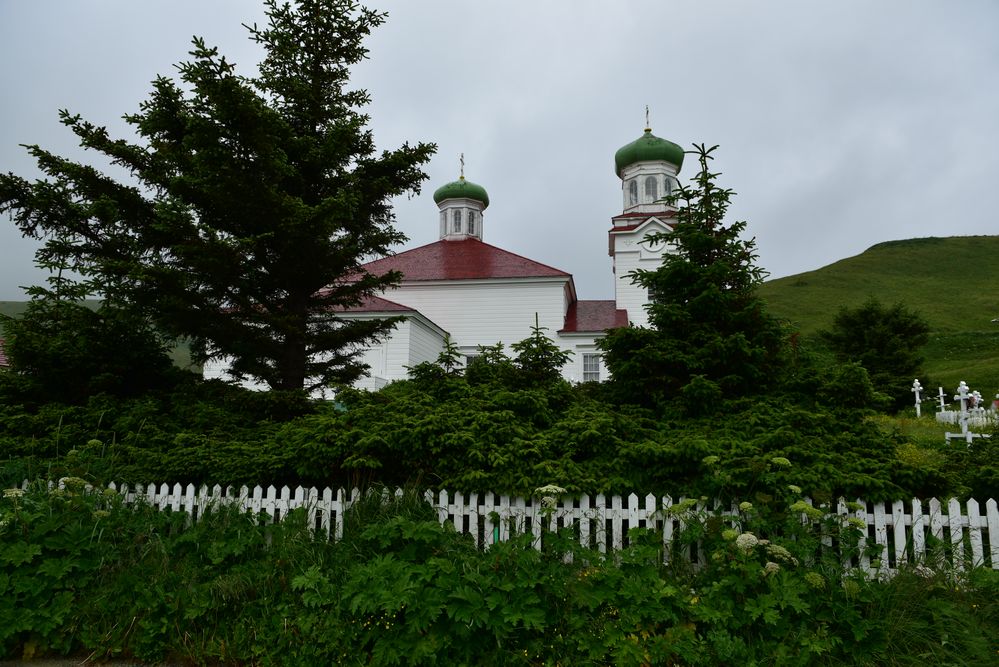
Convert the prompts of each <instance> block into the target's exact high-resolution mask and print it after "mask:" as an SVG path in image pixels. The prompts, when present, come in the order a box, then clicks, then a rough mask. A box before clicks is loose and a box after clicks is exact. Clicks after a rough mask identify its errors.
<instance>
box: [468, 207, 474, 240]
mask: <svg viewBox="0 0 999 667" xmlns="http://www.w3.org/2000/svg"><path fill="white" fill-rule="evenodd" d="M468 233H469V234H470V235H472V234H475V211H469V212H468Z"/></svg>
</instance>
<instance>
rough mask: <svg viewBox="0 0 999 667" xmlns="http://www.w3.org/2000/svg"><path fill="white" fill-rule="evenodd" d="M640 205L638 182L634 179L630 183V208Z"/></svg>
mask: <svg viewBox="0 0 999 667" xmlns="http://www.w3.org/2000/svg"><path fill="white" fill-rule="evenodd" d="M637 203H638V182H637V181H635V180H634V179H632V180H630V181H628V206H634V205H635V204H637Z"/></svg>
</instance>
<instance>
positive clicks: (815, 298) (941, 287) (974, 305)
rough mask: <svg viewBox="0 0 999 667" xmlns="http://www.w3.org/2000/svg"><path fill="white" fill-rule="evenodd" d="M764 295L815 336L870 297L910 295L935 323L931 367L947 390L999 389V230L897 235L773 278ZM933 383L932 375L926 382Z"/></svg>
mask: <svg viewBox="0 0 999 667" xmlns="http://www.w3.org/2000/svg"><path fill="white" fill-rule="evenodd" d="M760 294H761V296H763V298H764V299H766V300H767V302H768V303H769V305H770V310H771V312H772V313H773V314H774V315H777V316H778V317H782V318H785V319H787V320H789V321H790V322H791V324H792V325H793V326H795V327H796V328H798V329H799V330H800V331H801V332H802V333H803V334H805V335H806V336H807V337H812V336H814V335H815V334H816V333H817V332H818V331H819V330H821V329H825V328H828V327H829V325H830V324H831V323H832V320H833V317H834V316H835V315H836V312H837V311H838V310H839V309H840V308H841V307H844V306H846V307H855V306H858V305H860V304H861V303H863V302H864V301H865V300H866V299H867V298H868V297H869V296H875V297H877V298H878V299H880V300H881V301H882V302H883V303H885V304H893V303H896V302H902V303H904V304H905V305H906V306H908V307H909V308H911V309H913V310H916V311H918V312H919V313H921V314H922V316H923V317H924V318H926V320H927V321H928V322H929V323H930V329H931V335H930V342H929V344H928V345H927V346H926V349H925V350H924V355H925V357H926V364H925V367H926V371H927V373H928V375H929V376H930V378H931V379H932V381H933V382H934V383H942V384H943V386H944V388H945V390H948V391H949V389H951V388H953V387H955V386H956V385H957V383H958V382H959V381H960V380H965V381H967V382H968V384H969V385H971V387H972V388H974V389H978V390H979V391H981V392H982V394H985V395H994V394H996V393H997V392H999V323H993V322H992V321H991V320H992V319H993V318H996V317H999V236H960V237H950V238H923V239H909V240H905V241H889V242H887V243H879V244H878V245H875V246H872V247H871V248H869V249H868V250H866V251H865V252H863V253H861V254H860V255H857V256H856V257H849V258H847V259H843V260H840V261H838V262H836V263H834V264H830V265H829V266H825V267H822V268H821V269H817V270H815V271H809V272H807V273H799V274H797V275H793V276H788V277H786V278H778V279H776V280H771V281H768V282H766V283H764V284H763V285H762V287H761V288H760ZM924 384H925V382H924Z"/></svg>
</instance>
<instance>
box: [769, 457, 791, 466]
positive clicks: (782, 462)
mask: <svg viewBox="0 0 999 667" xmlns="http://www.w3.org/2000/svg"><path fill="white" fill-rule="evenodd" d="M770 463H773V464H774V465H775V466H780V467H781V468H790V467H791V461H790V460H789V459H787V458H786V457H784V456H775V457H773V458H772V459H770Z"/></svg>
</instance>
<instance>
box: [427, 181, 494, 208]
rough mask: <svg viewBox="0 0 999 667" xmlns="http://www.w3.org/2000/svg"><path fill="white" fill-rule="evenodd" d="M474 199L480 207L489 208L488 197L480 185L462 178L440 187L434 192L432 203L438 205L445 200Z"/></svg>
mask: <svg viewBox="0 0 999 667" xmlns="http://www.w3.org/2000/svg"><path fill="white" fill-rule="evenodd" d="M459 198H464V199H474V200H476V201H480V202H482V207H483V208H485V207H487V206H489V195H487V194H486V189H485V188H484V187H482V186H481V185H476V184H475V183H472V182H471V181H466V180H465V177H464V176H462V177H461V178H459V179H458V180H457V181H452V182H451V183H448V184H447V185H442V186H440V187H439V188H437V190H436V192H434V202H435V203H437V204H440V203H441V202H442V201H444V200H445V199H459Z"/></svg>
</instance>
